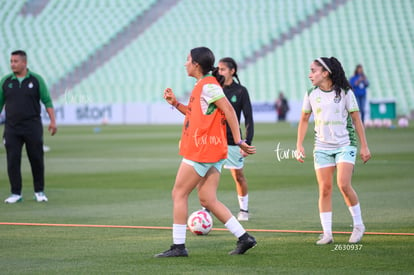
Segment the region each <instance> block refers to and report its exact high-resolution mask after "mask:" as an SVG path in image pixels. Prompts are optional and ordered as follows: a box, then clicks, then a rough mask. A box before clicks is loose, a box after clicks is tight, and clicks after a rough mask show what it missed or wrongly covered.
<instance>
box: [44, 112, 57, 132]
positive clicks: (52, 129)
mask: <svg viewBox="0 0 414 275" xmlns="http://www.w3.org/2000/svg"><path fill="white" fill-rule="evenodd" d="M46 112H47V114H48V115H49V119H50V124H49V127H48V131H49V133H50V134H51V135H52V136H54V135H55V134H56V132H57V126H56V118H55V110H54V109H53V108H46Z"/></svg>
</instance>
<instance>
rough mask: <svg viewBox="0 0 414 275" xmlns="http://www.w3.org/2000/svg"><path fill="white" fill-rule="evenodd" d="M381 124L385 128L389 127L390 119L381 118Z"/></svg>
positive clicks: (390, 124)
mask: <svg viewBox="0 0 414 275" xmlns="http://www.w3.org/2000/svg"><path fill="white" fill-rule="evenodd" d="M382 126H383V127H385V128H391V126H392V120H391V119H389V118H386V119H383V120H382Z"/></svg>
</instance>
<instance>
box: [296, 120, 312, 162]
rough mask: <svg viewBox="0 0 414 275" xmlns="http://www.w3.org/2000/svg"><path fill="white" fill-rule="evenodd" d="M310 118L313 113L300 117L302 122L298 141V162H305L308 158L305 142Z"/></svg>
mask: <svg viewBox="0 0 414 275" xmlns="http://www.w3.org/2000/svg"><path fill="white" fill-rule="evenodd" d="M310 116H311V113H305V112H302V114H301V116H300V120H299V125H298V136H297V141H296V153H297V154H298V155H297V160H298V161H299V162H304V160H303V159H304V158H305V157H306V155H305V148H303V141H304V139H305V136H306V132H307V130H308V125H309V118H310Z"/></svg>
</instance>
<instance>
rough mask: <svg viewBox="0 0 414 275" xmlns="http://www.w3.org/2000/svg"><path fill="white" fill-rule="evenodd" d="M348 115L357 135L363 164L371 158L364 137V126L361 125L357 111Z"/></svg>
mask: <svg viewBox="0 0 414 275" xmlns="http://www.w3.org/2000/svg"><path fill="white" fill-rule="evenodd" d="M350 114H351V117H352V120H353V122H354V125H355V130H356V132H357V134H358V138H359V142H360V144H361V148H360V155H361V159H362V161H363V162H364V163H366V162H367V161H368V160H369V159H370V158H371V152H370V151H369V148H368V142H367V139H366V136H365V128H364V125H363V124H362V120H361V115H360V114H359V112H358V111H356V112H352V113H350Z"/></svg>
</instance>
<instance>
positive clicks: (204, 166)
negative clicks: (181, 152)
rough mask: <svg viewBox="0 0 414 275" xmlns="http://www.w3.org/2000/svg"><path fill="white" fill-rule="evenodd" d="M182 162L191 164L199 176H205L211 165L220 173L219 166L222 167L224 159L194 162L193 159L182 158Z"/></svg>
mask: <svg viewBox="0 0 414 275" xmlns="http://www.w3.org/2000/svg"><path fill="white" fill-rule="evenodd" d="M183 162H185V163H187V164H189V165H191V166H193V167H194V170H195V171H196V172H197V174H198V175H199V176H200V177H205V175H206V174H207V172H208V170H210V168H211V167H214V168H216V169H217V171H219V173H221V168H222V167H223V163H224V159H222V160H219V161H217V162H196V161H193V160H189V159H185V158H183Z"/></svg>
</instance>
